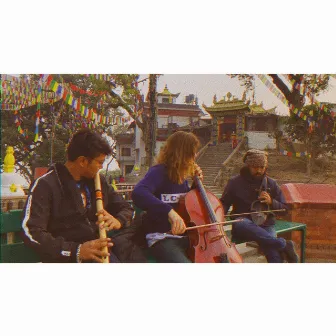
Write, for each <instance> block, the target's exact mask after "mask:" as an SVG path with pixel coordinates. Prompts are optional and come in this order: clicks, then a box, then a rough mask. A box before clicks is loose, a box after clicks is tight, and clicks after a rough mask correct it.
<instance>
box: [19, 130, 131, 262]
mask: <svg viewBox="0 0 336 336" xmlns="http://www.w3.org/2000/svg"><path fill="white" fill-rule="evenodd" d="M111 153H112V150H111V147H110V146H109V144H108V143H107V141H106V140H105V139H103V138H102V137H101V136H100V135H99V134H97V133H95V132H92V131H91V130H88V129H84V130H81V131H78V132H77V133H76V134H75V135H74V136H73V137H72V139H71V141H70V143H69V145H68V148H67V157H68V160H67V161H66V163H65V164H64V165H63V164H60V163H57V164H55V165H53V166H52V167H51V168H50V169H49V171H48V172H47V173H46V174H45V175H43V176H41V177H40V178H38V179H37V180H36V181H34V183H33V184H32V186H31V189H30V193H29V196H28V199H27V202H26V205H25V209H24V218H23V222H22V227H23V233H24V234H23V239H24V242H25V243H26V244H27V245H28V246H31V247H32V248H33V249H34V250H35V251H36V252H37V253H38V254H39V255H40V257H41V261H42V262H81V261H88V262H92V261H94V262H95V261H96V262H101V260H102V257H104V256H106V253H105V252H103V251H102V248H103V247H105V246H108V247H112V245H113V243H112V241H111V239H110V238H105V239H103V238H99V227H98V225H102V224H101V222H98V217H97V209H96V197H95V186H94V176H95V175H96V173H97V172H98V171H99V170H100V169H101V168H102V166H103V163H104V160H105V157H106V156H107V155H110V154H111ZM100 178H101V190H102V194H103V205H104V210H102V215H103V220H104V221H105V228H106V230H107V231H110V230H119V229H120V228H121V227H123V226H127V225H128V224H129V222H130V221H131V219H132V216H133V209H132V207H131V206H130V205H129V204H128V203H127V202H126V201H125V200H124V199H123V198H122V197H121V196H119V195H118V194H116V193H115V191H114V190H113V188H112V187H111V186H110V185H109V184H108V183H107V182H106V180H105V178H104V176H102V175H101V176H100ZM100 217H101V216H100ZM108 256H109V258H110V262H118V258H117V257H116V256H115V254H114V253H113V248H112V251H111V249H109V254H108Z"/></svg>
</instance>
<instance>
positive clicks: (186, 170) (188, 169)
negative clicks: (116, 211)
mask: <svg viewBox="0 0 336 336" xmlns="http://www.w3.org/2000/svg"><path fill="white" fill-rule="evenodd" d="M199 147H200V142H199V140H198V139H197V137H196V136H195V135H194V134H193V133H188V132H183V131H178V132H175V133H174V134H172V135H171V136H170V137H169V138H168V139H167V142H166V144H165V145H164V147H162V148H161V151H160V153H159V155H158V158H157V163H156V165H154V166H153V167H151V168H150V169H149V170H148V172H147V174H146V176H145V177H144V178H143V179H142V180H141V181H140V182H139V183H138V184H137V185H136V186H135V188H134V190H133V193H132V200H133V202H134V204H135V205H136V206H137V207H138V208H140V209H142V210H144V211H146V213H144V215H143V216H144V217H143V226H144V233H145V234H146V240H147V244H148V247H149V250H150V253H151V254H152V255H153V256H154V258H155V259H156V260H157V261H158V262H166V263H190V262H191V260H190V259H189V258H188V257H187V249H188V247H189V239H188V237H187V236H186V235H183V234H184V233H185V230H186V223H185V222H184V220H183V219H182V217H181V216H180V215H179V214H178V213H177V212H176V210H177V208H178V203H179V200H180V198H181V197H183V196H184V195H186V193H188V191H190V187H189V185H188V181H187V178H188V177H191V176H193V175H197V176H198V177H199V178H200V179H201V180H202V179H203V173H202V170H201V169H200V167H199V166H198V165H196V164H195V158H196V153H197V150H198V148H199ZM169 231H171V233H172V234H166V233H167V232H169Z"/></svg>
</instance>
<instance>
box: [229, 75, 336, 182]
mask: <svg viewBox="0 0 336 336" xmlns="http://www.w3.org/2000/svg"><path fill="white" fill-rule="evenodd" d="M230 76H231V77H233V78H238V79H239V80H240V81H241V84H242V85H243V86H244V87H245V88H246V89H247V90H252V89H253V82H254V81H255V79H256V75H230ZM268 76H269V78H270V79H271V80H272V82H273V84H274V85H275V87H276V88H277V89H278V91H280V93H281V94H282V95H283V97H284V98H285V99H286V100H287V102H288V106H289V112H290V118H289V120H288V125H287V126H286V130H287V133H288V136H289V137H290V138H291V139H292V140H299V141H302V142H303V143H305V144H306V148H307V152H308V153H309V154H310V155H311V158H310V156H309V155H308V157H307V173H308V175H309V176H310V174H311V172H312V165H313V162H314V160H315V159H316V158H317V156H318V155H319V154H323V153H327V152H333V151H334V149H333V148H334V145H333V144H334V142H335V130H334V127H335V122H336V121H335V119H334V118H333V117H332V115H331V106H330V105H328V104H323V105H322V106H321V104H318V103H317V102H316V96H318V95H319V94H321V93H323V92H325V91H327V90H328V87H329V80H330V76H329V75H315V74H312V75H303V74H290V75H287V77H286V76H280V75H276V74H268ZM298 112H299V113H298ZM298 114H300V116H298ZM304 119H306V120H304Z"/></svg>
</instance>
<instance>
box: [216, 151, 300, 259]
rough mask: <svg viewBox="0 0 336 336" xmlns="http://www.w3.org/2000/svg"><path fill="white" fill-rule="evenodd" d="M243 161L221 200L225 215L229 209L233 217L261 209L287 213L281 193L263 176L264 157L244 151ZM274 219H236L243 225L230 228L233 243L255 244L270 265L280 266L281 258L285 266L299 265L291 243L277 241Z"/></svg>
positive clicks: (266, 216) (266, 215)
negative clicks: (234, 241) (285, 260)
mask: <svg viewBox="0 0 336 336" xmlns="http://www.w3.org/2000/svg"><path fill="white" fill-rule="evenodd" d="M243 161H244V163H245V166H244V167H243V168H242V169H241V171H240V175H237V176H235V177H233V178H231V179H230V180H229V182H228V184H227V185H226V187H225V190H224V193H223V195H222V197H221V199H220V200H221V202H222V204H223V206H224V210H225V213H227V212H228V210H229V208H230V206H231V205H232V212H231V213H232V214H240V213H246V212H251V211H254V210H255V209H260V208H262V206H263V205H266V209H267V208H269V209H270V210H281V209H286V206H285V199H284V196H283V194H282V191H281V189H280V188H279V186H278V185H277V183H276V182H275V181H274V180H273V179H271V178H270V177H268V176H267V175H266V168H267V163H268V162H267V153H266V152H263V151H259V150H256V149H251V150H249V151H247V153H246V154H245V156H244V158H243ZM255 205H256V206H255ZM263 216H264V218H262V217H263ZM274 217H275V216H274V214H273V213H265V214H261V216H260V215H259V217H255V216H254V215H252V216H251V215H242V216H241V217H237V218H243V221H241V222H237V223H234V224H233V226H232V236H233V239H238V240H244V241H256V242H257V243H258V244H259V246H260V248H261V250H262V251H263V252H264V254H265V257H266V259H267V261H268V262H269V263H279V262H283V257H282V255H284V256H285V258H286V259H287V261H288V262H291V263H295V262H298V256H297V254H296V253H295V250H294V244H293V242H292V241H286V240H285V239H284V238H277V237H276V232H275V229H274V224H275V220H274ZM235 219H236V217H235ZM260 219H261V220H260Z"/></svg>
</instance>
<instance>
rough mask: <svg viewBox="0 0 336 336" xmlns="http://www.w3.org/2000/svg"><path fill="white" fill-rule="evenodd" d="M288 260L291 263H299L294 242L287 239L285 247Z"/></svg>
mask: <svg viewBox="0 0 336 336" xmlns="http://www.w3.org/2000/svg"><path fill="white" fill-rule="evenodd" d="M282 252H284V255H285V258H286V260H287V261H288V262H289V263H298V262H299V256H298V255H297V254H296V252H295V247H294V243H293V242H292V241H291V240H286V246H285V248H284V249H283V251H282Z"/></svg>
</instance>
